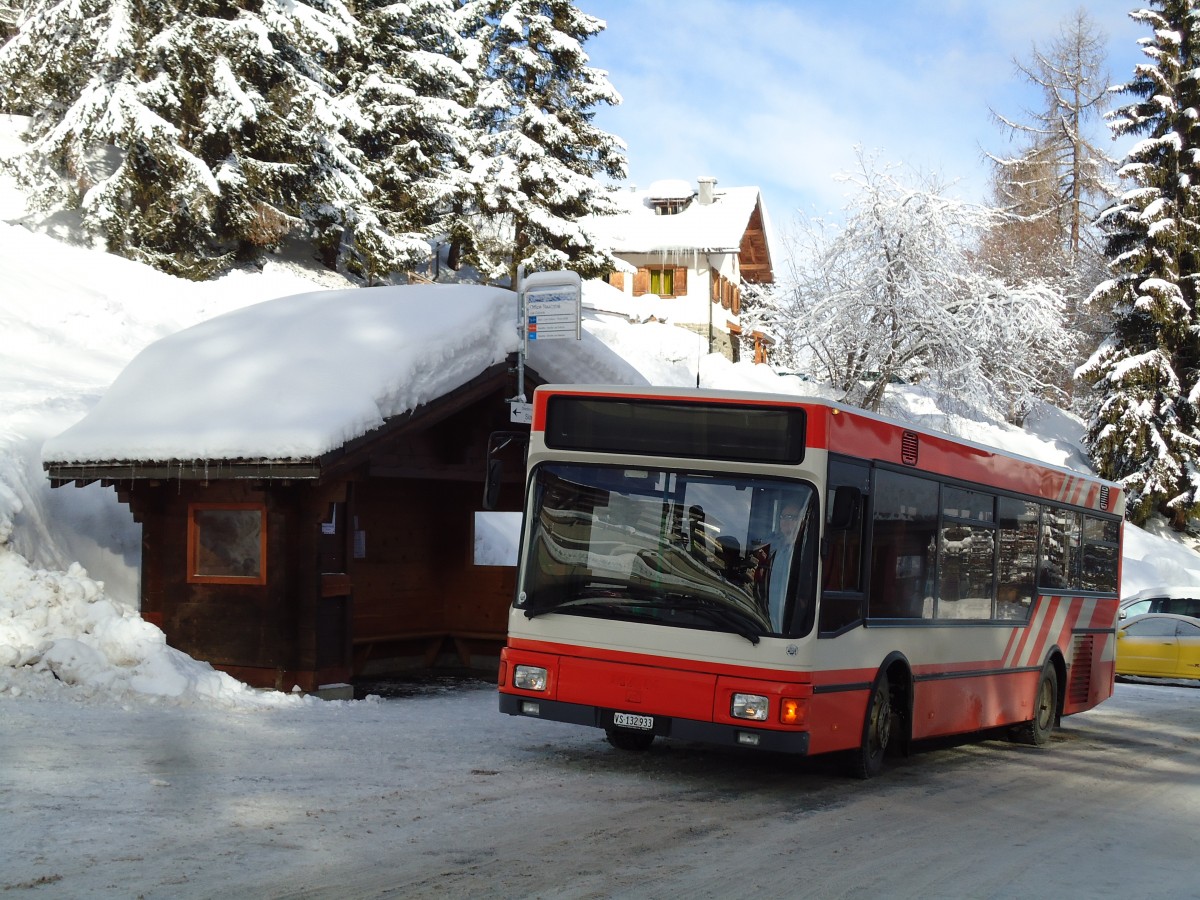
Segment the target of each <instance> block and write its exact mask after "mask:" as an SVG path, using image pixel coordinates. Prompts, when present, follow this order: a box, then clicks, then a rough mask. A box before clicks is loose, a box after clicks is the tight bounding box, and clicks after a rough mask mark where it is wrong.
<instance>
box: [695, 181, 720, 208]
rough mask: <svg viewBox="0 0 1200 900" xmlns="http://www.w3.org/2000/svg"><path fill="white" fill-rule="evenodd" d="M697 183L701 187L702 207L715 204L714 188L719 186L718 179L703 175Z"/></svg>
mask: <svg viewBox="0 0 1200 900" xmlns="http://www.w3.org/2000/svg"><path fill="white" fill-rule="evenodd" d="M696 183H697V184H699V185H700V194H699V197H700V205H701V206H709V205H710V204H711V203H712V202H713V188H714V187H715V186H716V184H717V179H715V178H713V177H712V176H711V175H702V176H701V177H699V178H697V179H696Z"/></svg>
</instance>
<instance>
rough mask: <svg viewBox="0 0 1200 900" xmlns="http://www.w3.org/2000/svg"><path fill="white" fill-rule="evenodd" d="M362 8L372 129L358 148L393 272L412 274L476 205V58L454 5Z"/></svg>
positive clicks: (361, 95)
mask: <svg viewBox="0 0 1200 900" xmlns="http://www.w3.org/2000/svg"><path fill="white" fill-rule="evenodd" d="M356 9H357V11H358V14H359V16H360V18H361V20H362V24H363V27H364V30H365V32H366V40H365V41H364V44H363V47H364V52H363V53H362V54H361V57H362V59H361V60H360V61H359V63H358V65H357V66H356V67H355V68H356V70H355V72H354V73H353V75H352V76H351V79H350V91H351V93H352V94H353V96H354V99H355V101H356V102H357V105H358V107H359V109H360V110H361V111H362V117H363V119H364V120H365V123H366V124H365V125H364V126H363V128H362V129H361V131H360V133H359V135H358V146H359V147H360V148H361V149H362V152H363V153H364V155H365V161H364V164H363V168H364V171H365V173H366V174H367V176H368V177H369V178H370V180H371V181H372V183H373V185H374V191H373V193H372V195H371V197H372V200H373V204H374V205H375V206H376V207H377V208H378V209H379V215H380V218H381V221H382V222H384V223H385V224H386V226H387V230H388V232H389V233H390V234H392V235H393V240H394V242H395V246H396V256H397V259H396V260H392V261H391V263H390V268H402V267H412V266H416V265H418V264H419V263H423V262H426V261H427V260H428V258H429V254H430V245H429V239H430V238H431V237H440V236H442V235H445V234H446V233H448V232H449V231H450V230H451V228H452V226H451V224H450V221H449V220H450V217H451V215H452V214H453V211H454V210H455V209H462V208H463V207H464V206H465V205H466V204H467V203H468V202H469V199H470V192H471V185H470V182H469V181H468V179H467V170H466V166H467V159H468V156H469V153H470V139H469V135H470V132H469V130H468V128H467V120H468V110H467V108H466V106H465V104H466V102H467V100H468V93H469V91H470V89H471V85H472V80H471V76H470V75H469V74H468V73H467V71H466V69H465V68H464V66H463V60H464V59H465V56H466V53H467V50H466V47H465V42H464V41H463V39H462V37H461V36H460V35H459V33H458V21H457V19H456V18H455V15H454V12H455V4H454V0H410V2H407V3H394V2H391V0H367V2H365V3H360V4H358V5H357V7H356ZM401 261H403V265H400V264H399V263H400V262H401ZM363 274H374V273H367V272H364V273H363Z"/></svg>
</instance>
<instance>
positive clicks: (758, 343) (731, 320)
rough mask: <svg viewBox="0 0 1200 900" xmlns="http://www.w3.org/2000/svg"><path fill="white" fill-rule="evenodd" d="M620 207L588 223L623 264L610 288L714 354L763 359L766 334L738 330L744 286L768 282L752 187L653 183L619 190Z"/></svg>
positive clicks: (758, 198)
mask: <svg viewBox="0 0 1200 900" xmlns="http://www.w3.org/2000/svg"><path fill="white" fill-rule="evenodd" d="M616 200H617V202H618V204H619V205H620V207H621V211H620V212H619V213H618V214H617V215H613V216H596V217H592V218H589V219H588V220H587V222H586V227H587V229H588V230H589V231H590V232H591V233H592V234H593V236H594V237H595V238H596V241H597V243H599V244H600V245H602V246H606V247H608V248H609V249H610V250H611V251H612V253H613V255H614V256H616V257H617V259H618V260H619V261H620V262H621V263H622V266H621V269H620V270H619V271H617V272H614V273H613V274H612V275H610V276H609V278H608V281H609V283H610V284H611V285H613V287H616V288H617V289H619V290H621V291H622V292H623V293H624V294H626V295H627V296H630V297H632V298H638V299H640V300H641V301H642V302H643V304H644V306H645V311H646V317H647V318H649V317H653V318H656V319H658V320H660V321H669V322H671V323H672V324H674V325H678V326H680V327H683V328H688V329H689V330H692V331H695V332H697V333H699V334H700V335H701V336H703V337H707V338H708V341H709V349H710V351H711V352H717V353H723V354H724V355H725V356H727V357H729V358H730V359H732V360H734V361H735V362H736V361H738V360H740V359H743V358H749V359H752V360H753V361H755V362H766V361H767V356H768V352H769V347H770V344H771V341H770V338H769V337H768V336H767V335H765V334H763V333H762V332H758V331H749V332H747V331H743V329H742V324H741V300H742V291H743V285H744V284H747V283H748V284H772V283H773V282H774V280H775V273H774V269H773V267H772V261H771V242H770V223H769V219H768V217H767V214H766V210H765V207H764V205H763V199H762V194H761V193H760V192H759V189H758V188H756V187H730V188H724V189H722V188H718V187H717V180H716V179H715V178H700V179H698V180H697V184H696V186H695V187H693V186H692V185H691V183H689V182H687V181H658V182H655V183H653V184H652V185H650V188H649V189H648V190H645V191H636V190H635V191H621V192H619V193H617V195H616Z"/></svg>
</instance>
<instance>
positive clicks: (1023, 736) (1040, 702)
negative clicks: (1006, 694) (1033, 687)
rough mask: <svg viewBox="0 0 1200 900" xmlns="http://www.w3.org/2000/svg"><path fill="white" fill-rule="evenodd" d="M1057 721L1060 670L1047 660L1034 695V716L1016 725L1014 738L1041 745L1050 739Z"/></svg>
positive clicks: (1022, 741) (1020, 741) (1037, 745)
mask: <svg viewBox="0 0 1200 900" xmlns="http://www.w3.org/2000/svg"><path fill="white" fill-rule="evenodd" d="M1057 721H1058V670H1057V669H1055V668H1054V663H1052V662H1047V663H1046V668H1044V669H1042V676H1041V678H1039V679H1038V686H1037V692H1036V693H1035V694H1034V695H1033V718H1032V719H1031V720H1030V721H1028V722H1024V723H1022V724H1020V725H1018V726H1016V728H1014V729H1013V730H1012V732H1011V736H1012V739H1013V740H1014V741H1016V742H1018V743H1021V744H1032V745H1033V746H1035V747H1040V746H1042V745H1043V744H1045V743H1047V742H1048V741H1049V740H1050V735H1051V734H1052V733H1053V731H1054V725H1055V723H1056V722H1057Z"/></svg>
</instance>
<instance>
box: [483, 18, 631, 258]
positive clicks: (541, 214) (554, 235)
mask: <svg viewBox="0 0 1200 900" xmlns="http://www.w3.org/2000/svg"><path fill="white" fill-rule="evenodd" d="M459 16H460V21H461V22H462V23H463V25H462V27H463V29H464V33H465V34H467V35H468V36H469V37H471V38H472V39H474V40H475V41H477V45H476V46H477V51H478V56H477V63H478V64H477V67H476V69H475V77H476V85H477V86H476V90H475V97H474V125H475V145H474V150H473V153H472V165H471V169H472V179H473V181H474V183H475V187H476V194H475V202H476V211H477V213H478V215H479V217H480V218H481V220H482V221H481V222H480V223H479V228H478V229H477V238H476V240H475V242H474V246H473V247H470V248H468V249H467V253H466V258H467V260H468V261H470V262H473V263H474V264H475V265H476V266H478V268H479V270H480V273H481V275H482V276H483V277H484V278H485V279H489V280H497V279H501V278H504V277H505V276H507V277H508V278H510V279H514V280H515V277H516V271H517V267H518V266H519V265H522V264H524V265H525V266H526V267H528V268H529V269H530V270H534V271H536V270H549V269H562V268H566V269H572V270H574V271H576V272H579V273H580V275H582V276H583V277H585V278H588V277H594V276H596V275H599V274H602V273H604V272H606V271H611V269H612V267H613V260H612V257H611V255H610V254H609V253H608V252H607V251H606V250H603V249H597V248H596V247H595V245H594V242H593V239H592V237H591V235H589V234H588V233H587V232H585V231H584V230H583V229H582V228H580V226H579V220H580V219H581V218H582V217H584V216H587V215H596V214H604V213H607V212H610V211H613V207H612V203H611V200H610V199H609V197H608V190H609V189H608V188H607V187H606V186H605V185H604V184H603V183H602V182H601V181H600V180H599V178H600V177H608V178H612V179H620V178H623V177H624V176H625V156H624V150H625V145H624V143H623V142H622V141H621V140H620V139H618V138H616V137H614V136H613V135H610V134H607V133H605V132H603V131H601V130H600V129H599V128H597V127H596V126H595V125H594V124H593V121H592V120H593V119H594V118H595V111H596V108H597V106H598V105H599V104H602V103H603V104H610V105H615V104H618V103H620V102H621V98H620V95H619V94H618V93H617V92H616V91H615V90H614V89H613V87H612V85H611V84H610V83H609V81H608V76H607V74H606V73H605V72H603V71H602V70H600V69H596V68H593V67H592V66H589V65H588V56H587V54H586V53H585V52H584V49H583V44H584V42H585V41H587V39H588V38H590V37H592V36H593V35H595V34H598V33H599V32H601V31H603V30H604V27H605V24H604V22H603V21H602V20H600V19H597V18H594V17H593V16H589V15H586V14H585V13H583V12H581V11H580V10H578V9H576V8H575V5H574V4H573V3H571V2H570V0H467V2H466V3H465V4H464V5H463V8H462V9H461V10H460V11H459Z"/></svg>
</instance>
